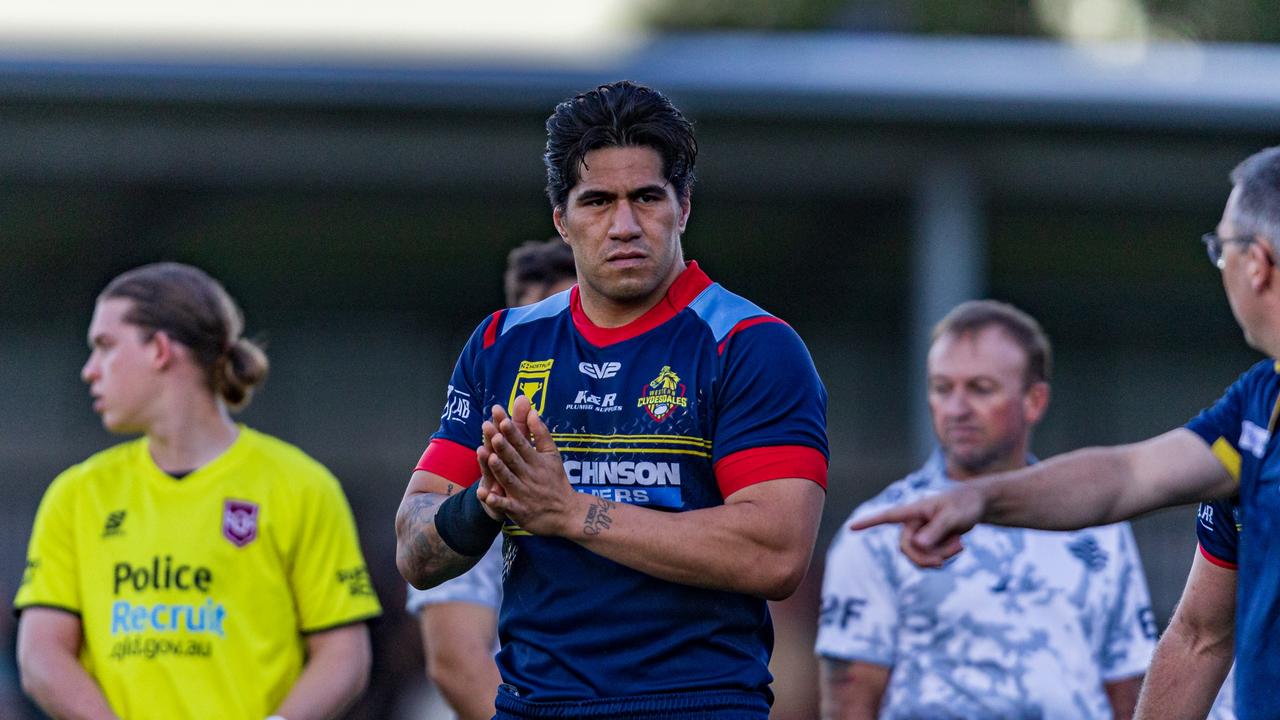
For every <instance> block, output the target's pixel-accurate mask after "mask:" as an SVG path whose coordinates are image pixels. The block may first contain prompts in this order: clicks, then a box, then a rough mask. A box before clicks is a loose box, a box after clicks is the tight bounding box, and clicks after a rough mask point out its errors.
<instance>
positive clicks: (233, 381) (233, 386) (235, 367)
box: [218, 338, 270, 410]
mask: <svg viewBox="0 0 1280 720" xmlns="http://www.w3.org/2000/svg"><path fill="white" fill-rule="evenodd" d="M269 369H270V364H269V363H268V362H267V354H266V353H265V352H263V350H262V348H261V347H259V346H258V345H257V344H256V343H254V342H253V341H252V340H248V339H246V338H240V339H238V340H236V341H235V342H234V343H232V344H231V347H230V348H228V350H227V355H226V359H225V362H224V363H223V365H222V372H221V377H219V378H218V380H219V382H218V392H219V393H220V394H221V395H222V398H223V399H224V400H226V401H227V405H228V406H229V407H230V408H231V409H232V410H239V409H240V408H241V407H243V406H244V405H245V404H246V403H248V402H249V398H250V397H251V396H252V395H253V389H254V388H255V387H257V386H258V385H261V384H262V382H263V381H264V380H266V379H267V371H268V370H269Z"/></svg>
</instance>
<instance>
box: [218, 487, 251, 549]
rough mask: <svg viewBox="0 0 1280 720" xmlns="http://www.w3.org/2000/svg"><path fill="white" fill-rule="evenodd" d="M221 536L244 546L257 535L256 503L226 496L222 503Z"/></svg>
mask: <svg viewBox="0 0 1280 720" xmlns="http://www.w3.org/2000/svg"><path fill="white" fill-rule="evenodd" d="M222 536H223V537H225V538H226V539H228V540H230V541H231V544H232V545H235V546H236V547H244V546H245V545H248V544H249V543H251V542H253V541H254V540H255V539H256V538H257V537H258V504H257V503H251V502H249V501H248V500H232V499H231V498H227V499H226V500H225V501H223V504H222Z"/></svg>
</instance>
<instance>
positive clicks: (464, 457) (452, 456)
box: [414, 438, 480, 487]
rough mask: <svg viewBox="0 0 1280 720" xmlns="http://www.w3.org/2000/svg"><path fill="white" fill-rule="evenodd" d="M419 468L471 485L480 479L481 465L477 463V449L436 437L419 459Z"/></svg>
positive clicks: (461, 483)
mask: <svg viewBox="0 0 1280 720" xmlns="http://www.w3.org/2000/svg"><path fill="white" fill-rule="evenodd" d="M414 470H415V471H417V470H426V471H427V472H429V473H435V474H436V475H439V476H440V477H442V478H444V479H445V480H448V481H449V482H452V483H457V484H459V485H462V486H463V487H469V486H470V485H471V484H472V483H474V482H475V481H477V480H479V479H480V466H479V465H478V464H477V463H476V451H475V450H474V449H473V448H469V447H467V446H465V445H459V444H458V443H456V442H453V441H452V440H445V439H444V438H436V439H434V440H432V441H431V442H430V444H428V445H427V449H426V451H425V452H423V453H422V459H420V460H418V465H417V467H415V468H414Z"/></svg>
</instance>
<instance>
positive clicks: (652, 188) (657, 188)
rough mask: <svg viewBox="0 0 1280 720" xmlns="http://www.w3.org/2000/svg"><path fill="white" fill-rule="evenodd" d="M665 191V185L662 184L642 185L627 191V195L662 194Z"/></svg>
mask: <svg viewBox="0 0 1280 720" xmlns="http://www.w3.org/2000/svg"><path fill="white" fill-rule="evenodd" d="M666 192H667V186H666V185H665V184H662V185H644V186H641V187H638V188H636V189H634V190H632V191H631V192H629V193H627V197H639V196H641V195H663V194H666Z"/></svg>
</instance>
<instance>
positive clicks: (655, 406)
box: [636, 365, 689, 422]
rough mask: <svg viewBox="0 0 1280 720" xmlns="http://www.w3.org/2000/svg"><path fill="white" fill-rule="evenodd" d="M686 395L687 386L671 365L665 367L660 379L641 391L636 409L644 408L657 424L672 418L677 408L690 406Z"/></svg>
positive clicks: (648, 384) (652, 381)
mask: <svg viewBox="0 0 1280 720" xmlns="http://www.w3.org/2000/svg"><path fill="white" fill-rule="evenodd" d="M684 393H685V386H684V383H682V382H680V376H679V375H677V374H675V373H674V372H672V370H671V366H670V365H663V366H662V370H660V371H659V372H658V377H656V378H654V379H652V380H650V381H649V382H648V383H646V384H645V386H644V388H643V389H641V390H640V402H639V403H637V405H636V407H642V408H644V411H645V412H647V413H649V417H651V418H653V419H654V421H655V422H662V421H663V420H666V419H667V418H669V417H671V413H673V412H675V410H676V408H682V407H688V406H689V398H687V397H685V396H684Z"/></svg>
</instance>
